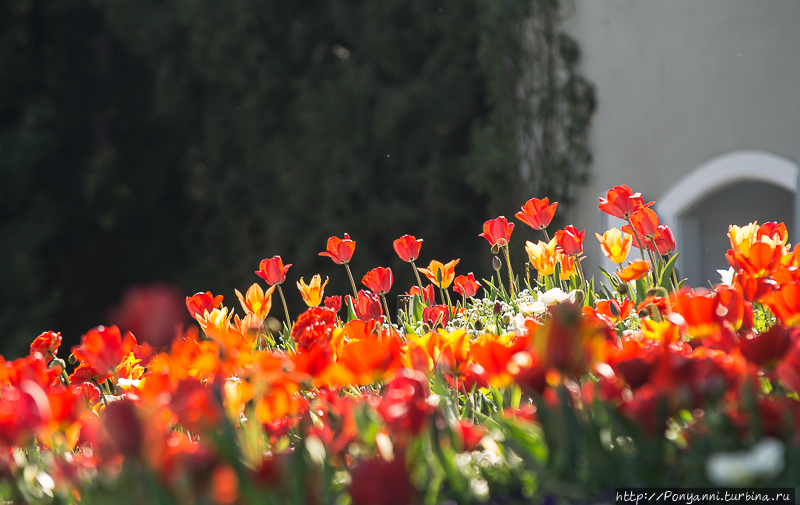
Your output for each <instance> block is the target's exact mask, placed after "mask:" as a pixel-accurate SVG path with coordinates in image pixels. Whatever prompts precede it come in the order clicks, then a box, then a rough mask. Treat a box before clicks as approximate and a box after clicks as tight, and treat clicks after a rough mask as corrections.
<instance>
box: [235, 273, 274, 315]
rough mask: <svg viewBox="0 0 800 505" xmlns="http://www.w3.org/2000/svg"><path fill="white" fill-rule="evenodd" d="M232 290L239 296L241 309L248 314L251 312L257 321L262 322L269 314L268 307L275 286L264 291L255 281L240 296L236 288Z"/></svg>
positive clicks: (270, 303) (269, 306)
mask: <svg viewBox="0 0 800 505" xmlns="http://www.w3.org/2000/svg"><path fill="white" fill-rule="evenodd" d="M234 291H236V296H237V297H238V298H239V303H241V304H242V309H244V311H245V312H246V313H248V314H253V316H254V317H255V318H256V319H257V320H258V321H260V322H264V319H266V318H267V314H269V309H271V308H272V292H273V291H275V286H271V287H270V288H269V289H268V290H267V291H266V293H265V292H264V290H263V289H261V286H259V285H258V283H257V282H255V283H253V285H252V286H250V289H248V290H247V295H246V296H242V294H241V293H240V292H239V290H238V289H236V290H234Z"/></svg>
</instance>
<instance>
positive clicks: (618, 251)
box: [595, 228, 633, 265]
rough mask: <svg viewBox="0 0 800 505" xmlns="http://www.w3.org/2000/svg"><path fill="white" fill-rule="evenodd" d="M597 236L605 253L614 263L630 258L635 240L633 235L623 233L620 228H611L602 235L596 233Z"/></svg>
mask: <svg viewBox="0 0 800 505" xmlns="http://www.w3.org/2000/svg"><path fill="white" fill-rule="evenodd" d="M595 236H596V237H597V240H599V241H600V249H601V250H602V251H603V254H605V255H606V258H608V259H610V260H611V261H612V262H613V263H616V264H617V265H619V264H621V263H622V262H623V261H625V260H626V259H627V258H628V254H629V253H630V252H631V244H632V242H633V237H632V236H630V235H628V234H627V233H622V232H621V231H619V229H618V228H611V229H610V230H608V231H607V232H605V233H603V234H602V235H600V234H599V233H595Z"/></svg>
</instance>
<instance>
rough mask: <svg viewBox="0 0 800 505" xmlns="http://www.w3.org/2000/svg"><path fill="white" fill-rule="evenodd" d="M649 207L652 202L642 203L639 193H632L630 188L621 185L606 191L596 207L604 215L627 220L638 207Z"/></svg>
mask: <svg viewBox="0 0 800 505" xmlns="http://www.w3.org/2000/svg"><path fill="white" fill-rule="evenodd" d="M651 205H653V202H650V203H648V204H645V203H644V200H642V194H641V193H634V192H633V190H632V189H631V188H629V187H628V186H626V185H625V184H622V185H621V186H614V188H613V189H610V190H608V193H607V194H606V198H602V197H601V198H600V205H598V206H597V207H598V208H599V209H600V210H602V211H603V212H605V213H606V214H609V215H611V216H614V217H618V218H620V219H626V220H627V219H628V218H629V217H630V216H631V214H633V212H634V211H635V210H636V209H638V208H639V207H641V206H646V207H649V206H651Z"/></svg>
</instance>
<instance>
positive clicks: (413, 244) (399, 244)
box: [392, 235, 422, 262]
mask: <svg viewBox="0 0 800 505" xmlns="http://www.w3.org/2000/svg"><path fill="white" fill-rule="evenodd" d="M392 245H394V252H396V253H397V255H398V256H400V259H401V260H403V261H405V262H412V261H416V259H417V258H419V250H420V248H421V247H422V239H419V240H417V239H416V238H415V237H414V236H413V235H403V236H402V237H400V238H399V239H397V240H395V241H394V242H393V244H392Z"/></svg>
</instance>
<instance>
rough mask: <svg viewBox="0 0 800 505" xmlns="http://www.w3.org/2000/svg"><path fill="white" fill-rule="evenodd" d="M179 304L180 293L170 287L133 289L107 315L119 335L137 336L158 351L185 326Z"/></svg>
mask: <svg viewBox="0 0 800 505" xmlns="http://www.w3.org/2000/svg"><path fill="white" fill-rule="evenodd" d="M220 298H222V297H220ZM182 302H183V300H182V296H181V293H180V291H178V290H177V289H176V288H175V287H173V286H171V285H170V284H165V283H158V284H150V285H145V286H132V287H130V288H128V289H126V290H125V292H124V293H123V294H122V303H121V304H120V306H119V307H115V308H114V309H112V310H110V311H109V314H108V319H109V322H111V323H112V324H116V325H117V326H119V327H120V330H121V331H123V332H124V331H130V332H131V333H133V334H134V335H136V338H137V339H138V340H139V342H142V343H144V342H146V343H148V344H150V345H152V346H153V347H155V348H159V347H162V346H164V345H167V344H169V343H170V342H171V341H172V339H173V338H174V337H175V328H176V327H180V326H182V325H183V324H185V323H186V322H187V318H186V312H184V311H183V303H182ZM211 310H213V309H211Z"/></svg>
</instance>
